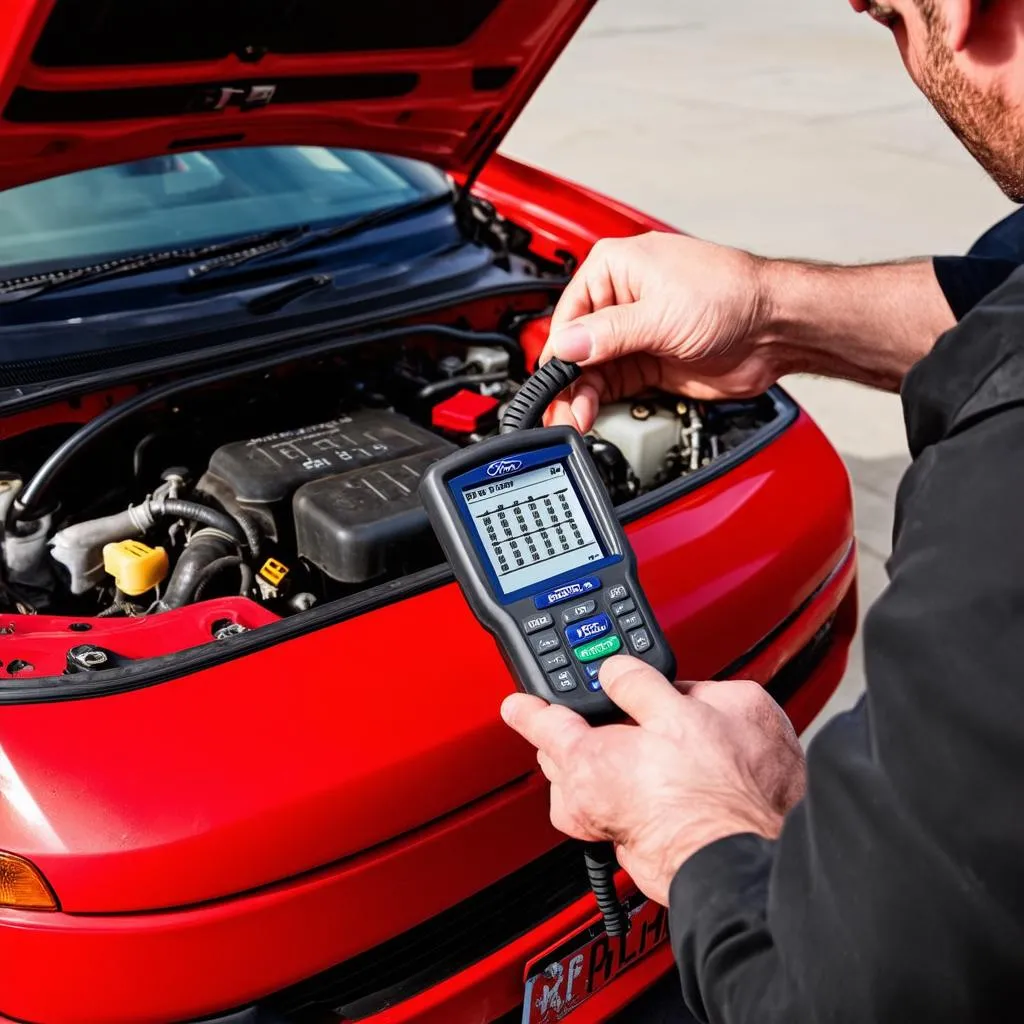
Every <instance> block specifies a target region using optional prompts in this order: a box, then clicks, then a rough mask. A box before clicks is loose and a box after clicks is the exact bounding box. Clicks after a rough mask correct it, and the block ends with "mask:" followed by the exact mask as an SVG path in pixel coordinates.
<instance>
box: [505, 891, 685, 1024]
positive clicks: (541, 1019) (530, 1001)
mask: <svg viewBox="0 0 1024 1024" xmlns="http://www.w3.org/2000/svg"><path fill="white" fill-rule="evenodd" d="M627 906H628V910H629V922H630V927H629V932H628V934H626V935H624V936H621V937H620V938H617V939H612V938H609V937H608V935H607V934H606V932H605V930H604V924H603V923H601V922H598V923H597V924H594V925H591V926H590V927H589V928H585V929H583V930H582V931H580V932H577V933H576V934H575V935H574V936H573V937H572V938H571V939H568V940H567V941H566V942H563V943H562V944H561V945H560V946H558V947H557V948H556V949H553V950H551V951H549V952H548V953H545V954H544V955H543V956H541V957H539V958H538V959H537V960H534V961H533V962H532V963H530V964H529V965H528V966H527V968H526V996H525V998H524V1000H523V1024H557V1022H558V1021H560V1020H564V1019H565V1018H566V1017H567V1016H568V1015H569V1014H570V1013H572V1012H573V1010H576V1009H578V1008H579V1007H580V1006H582V1005H583V1003H585V1002H586V1001H587V1000H588V999H589V998H590V997H591V996H592V995H594V994H595V993H596V992H600V991H601V989H603V988H604V987H605V985H607V984H609V983H610V982H611V981H612V980H614V978H615V977H616V976H617V975H619V974H621V973H622V972H623V971H624V970H626V969H627V968H629V967H632V966H633V964H635V963H636V962H637V961H638V960H640V959H642V958H643V957H645V956H647V954H648V953H650V952H651V951H652V950H654V949H656V948H657V947H658V946H659V945H661V943H662V942H664V941H665V940H666V939H667V938H668V913H667V911H666V910H665V908H664V907H662V906H659V905H658V904H657V903H654V902H651V901H648V900H646V899H644V898H643V896H639V895H638V896H636V897H634V899H633V900H632V901H630V903H629V904H627Z"/></svg>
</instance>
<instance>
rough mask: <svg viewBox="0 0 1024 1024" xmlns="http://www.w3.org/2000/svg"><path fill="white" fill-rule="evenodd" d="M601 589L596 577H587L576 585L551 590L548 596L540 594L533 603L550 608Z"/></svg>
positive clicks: (569, 584)
mask: <svg viewBox="0 0 1024 1024" xmlns="http://www.w3.org/2000/svg"><path fill="white" fill-rule="evenodd" d="M600 589H601V581H600V580H599V579H598V578H597V577H596V576H587V577H586V579H582V580H576V581H575V582H574V583H566V584H565V585H564V586H561V587H556V588H555V589H554V590H549V591H548V592H547V593H546V594H538V595H537V596H536V597H535V598H534V599H533V603H534V604H535V605H536V606H537V607H538V608H550V607H551V606H552V605H556V604H564V603H565V602H566V601H571V600H572V599H573V598H574V597H582V596H583V595H585V594H592V593H594V591H595V590H600Z"/></svg>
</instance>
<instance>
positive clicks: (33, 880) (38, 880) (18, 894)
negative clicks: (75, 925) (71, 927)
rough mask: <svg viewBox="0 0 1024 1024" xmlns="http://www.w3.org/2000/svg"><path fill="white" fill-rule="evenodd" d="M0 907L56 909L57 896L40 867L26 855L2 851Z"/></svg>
mask: <svg viewBox="0 0 1024 1024" xmlns="http://www.w3.org/2000/svg"><path fill="white" fill-rule="evenodd" d="M0 907H13V908H14V909H16V910H56V909H57V897H56V896H54V895H53V890H52V889H51V888H50V887H49V885H47V884H46V879H44V878H43V876H42V875H41V874H40V873H39V870H38V868H36V867H34V866H33V865H32V864H30V863H29V862H28V861H27V860H25V859H24V857H17V856H15V855H14V854H13V853H2V852H0Z"/></svg>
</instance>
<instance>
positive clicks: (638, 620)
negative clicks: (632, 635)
mask: <svg viewBox="0 0 1024 1024" xmlns="http://www.w3.org/2000/svg"><path fill="white" fill-rule="evenodd" d="M643 624H644V620H643V616H642V615H641V614H640V613H639V612H630V613H629V615H623V616H622V618H621V619H619V628H620V629H621V630H622V631H623V632H625V633H628V632H629V631H630V630H633V629H639V628H640V627H641V626H642V625H643Z"/></svg>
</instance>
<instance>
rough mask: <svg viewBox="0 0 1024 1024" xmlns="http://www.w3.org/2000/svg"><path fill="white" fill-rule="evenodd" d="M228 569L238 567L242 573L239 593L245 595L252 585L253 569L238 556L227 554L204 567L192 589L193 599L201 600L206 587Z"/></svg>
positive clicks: (240, 573)
mask: <svg viewBox="0 0 1024 1024" xmlns="http://www.w3.org/2000/svg"><path fill="white" fill-rule="evenodd" d="M226 569H238V571H239V575H240V577H241V578H240V581H239V588H238V590H239V595H240V596H241V597H245V595H246V594H248V592H249V587H251V586H252V569H250V568H249V566H248V565H246V564H245V562H244V561H243V560H242V559H241V558H240V557H239V556H238V555H225V556H224V558H218V559H217V560H216V561H213V562H210V564H209V565H206V566H204V567H203V568H202V570H201V571H200V573H199V576H198V578H197V580H196V585H195V588H194V589H193V591H192V600H193V601H201V600H202V597H203V592H204V591H205V590H206V588H207V587H208V586H209V585H210V584H211V583H212V582H213V581H214V580H215V579H216V578H217V577H218V576H219V575H220V574H221V573H222V572H224V571H225V570H226Z"/></svg>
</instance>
